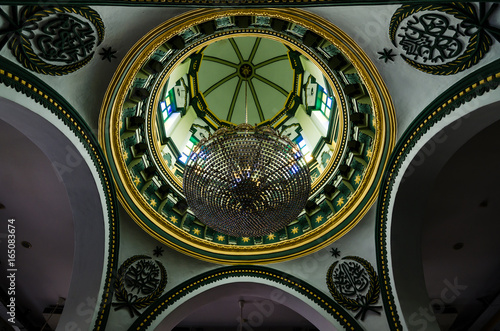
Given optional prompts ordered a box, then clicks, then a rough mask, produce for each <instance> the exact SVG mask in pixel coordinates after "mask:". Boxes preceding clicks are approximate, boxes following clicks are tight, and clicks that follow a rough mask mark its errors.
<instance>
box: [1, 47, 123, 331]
mask: <svg viewBox="0 0 500 331" xmlns="http://www.w3.org/2000/svg"><path fill="white" fill-rule="evenodd" d="M0 83H2V84H4V85H6V86H8V87H10V88H13V89H15V90H16V91H17V92H21V93H23V94H24V95H26V96H27V97H29V98H31V99H33V100H34V101H35V102H37V103H39V104H40V105H42V106H43V107H44V108H46V109H48V110H50V112H52V113H53V114H55V115H56V116H57V117H58V118H59V120H61V121H62V122H63V123H64V125H66V126H67V127H68V128H69V129H70V130H71V131H72V132H73V133H74V134H75V135H76V137H77V138H78V139H79V140H80V142H81V143H82V144H83V145H84V146H85V148H86V150H87V151H88V153H89V155H90V157H91V158H92V161H93V162H94V166H95V169H96V171H97V173H98V174H99V177H100V181H101V185H102V188H103V191H104V193H105V194H106V196H105V198H106V206H107V210H108V224H107V226H108V232H109V237H108V238H107V241H108V258H107V261H105V263H106V266H105V267H104V275H105V277H104V282H103V283H102V289H103V292H102V297H101V299H100V306H99V310H98V314H97V319H96V322H95V325H94V330H103V329H104V325H105V323H106V320H107V317H108V314H109V309H110V307H111V299H112V293H113V281H114V279H113V275H114V274H115V273H116V270H117V262H118V261H117V259H118V247H119V236H118V223H119V219H118V213H117V210H116V206H117V200H116V193H115V188H114V185H113V183H112V176H111V172H110V170H109V167H108V164H107V162H106V158H105V157H104V153H103V151H102V149H101V147H100V146H99V143H98V141H97V139H96V137H95V136H94V134H93V133H92V130H91V129H90V127H89V126H88V125H87V123H86V122H85V120H84V119H83V118H82V117H81V116H80V115H79V114H78V112H77V111H76V110H75V109H74V108H73V107H72V106H71V104H70V103H69V102H68V101H66V100H65V99H64V98H63V97H62V96H61V95H60V94H59V93H57V92H56V91H55V90H54V89H53V88H51V87H50V86H48V85H47V84H46V83H44V82H43V81H41V80H40V79H38V78H37V77H35V76H34V75H33V74H31V73H29V72H28V71H26V70H24V69H22V68H20V67H18V66H16V65H15V64H13V63H12V62H10V61H8V60H7V59H5V58H3V57H1V56H0Z"/></svg>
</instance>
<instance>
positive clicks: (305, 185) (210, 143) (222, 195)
mask: <svg viewBox="0 0 500 331" xmlns="http://www.w3.org/2000/svg"><path fill="white" fill-rule="evenodd" d="M183 190H184V194H185V196H186V201H187V203H188V205H189V207H190V208H191V210H192V211H193V213H194V214H195V215H196V217H197V218H198V219H199V220H200V221H201V222H203V223H204V224H206V225H207V226H209V227H210V228H212V229H214V230H215V231H218V232H220V233H224V234H227V235H230V236H235V237H257V236H264V235H267V234H270V233H272V232H275V231H277V230H280V229H282V228H284V227H285V226H286V225H287V224H289V223H290V222H291V221H293V220H294V219H295V218H296V217H297V216H298V215H299V214H300V212H301V211H302V210H303V209H304V206H305V204H306V202H307V199H308V197H309V192H310V190H311V177H310V175H309V168H308V166H307V164H306V161H305V160H304V157H303V155H302V153H301V152H300V148H299V147H298V146H297V145H296V144H294V143H293V142H292V141H291V140H290V139H289V138H288V137H284V136H282V135H281V134H278V133H277V132H276V131H275V130H274V129H272V128H271V127H268V126H262V127H253V126H251V125H249V124H240V125H237V126H234V127H232V128H220V129H219V130H217V131H216V132H214V133H213V134H212V135H210V136H209V137H208V138H205V139H202V140H201V141H200V143H199V144H198V145H196V147H195V148H194V149H193V152H192V153H191V156H190V157H189V160H188V162H187V164H186V168H185V171H184V178H183Z"/></svg>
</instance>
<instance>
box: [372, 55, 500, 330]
mask: <svg viewBox="0 0 500 331" xmlns="http://www.w3.org/2000/svg"><path fill="white" fill-rule="evenodd" d="M499 84H500V60H496V61H495V62H492V63H490V64H488V65H486V66H484V67H482V68H480V69H479V70H476V71H475V72H473V73H472V74H470V75H468V76H467V77H465V78H463V79H462V80H460V81H459V82H458V83H456V84H455V85H453V86H452V87H450V88H449V89H448V90H446V91H445V92H444V93H442V94H441V95H440V96H439V97H437V98H436V99H435V100H434V101H432V102H431V103H430V104H429V105H428V106H427V107H426V108H425V109H424V110H423V111H422V112H421V113H420V114H419V115H418V117H417V118H416V119H415V120H414V121H413V122H412V123H411V124H410V126H409V127H408V128H407V129H406V131H405V132H404V133H403V135H402V136H401V138H400V139H399V141H398V143H397V145H396V147H395V148H394V152H393V153H392V155H391V158H390V160H389V163H388V166H387V171H386V173H385V174H384V178H383V181H382V183H383V186H382V188H381V196H380V199H379V200H378V204H377V226H376V232H375V242H376V245H377V265H378V270H379V280H380V284H381V292H382V299H383V302H384V306H385V307H386V309H385V311H386V316H387V320H388V322H389V325H390V327H391V330H402V329H403V327H402V325H401V320H400V316H399V313H398V310H397V306H396V304H395V297H394V289H393V288H392V287H393V284H394V283H393V281H394V280H391V278H390V276H389V274H390V268H391V266H390V265H389V261H388V252H387V249H388V245H389V242H390V238H388V237H387V230H388V228H387V220H388V217H389V215H388V210H387V208H388V206H389V204H390V201H391V200H392V199H394V198H395V195H394V196H393V187H394V183H395V179H396V177H397V176H398V173H399V172H400V171H401V170H402V169H401V166H402V164H403V161H404V160H405V159H406V157H407V156H408V154H409V153H410V151H411V150H412V149H413V147H414V146H415V144H416V143H417V142H418V141H419V140H420V138H422V136H423V135H424V134H425V133H426V132H427V131H428V130H429V129H430V128H431V127H432V126H434V125H435V124H436V123H438V122H439V121H440V120H442V119H443V118H444V117H446V116H447V115H449V114H450V113H451V112H452V111H454V110H455V109H457V108H458V107H460V106H461V105H463V104H465V103H466V102H469V101H471V100H472V99H474V98H476V97H478V96H481V95H483V94H484V93H488V92H490V91H492V90H495V89H496V88H497V87H498V85H499Z"/></svg>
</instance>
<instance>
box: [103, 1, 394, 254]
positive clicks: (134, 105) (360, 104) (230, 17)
mask: <svg viewBox="0 0 500 331" xmlns="http://www.w3.org/2000/svg"><path fill="white" fill-rule="evenodd" d="M394 122H395V119H394V110H393V108H392V103H391V100H390V97H389V95H388V93H387V91H386V88H385V86H384V84H383V82H382V80H381V78H380V76H379V75H378V73H377V72H376V70H375V68H374V66H373V65H372V64H371V62H370V60H369V59H368V58H367V57H366V56H365V55H364V53H362V51H361V50H360V49H359V48H358V47H357V46H356V45H355V43H354V42H353V41H352V40H350V39H349V37H347V36H346V35H345V34H343V33H342V31H340V30H339V29H338V28H336V27H335V26H333V25H331V23H329V22H327V21H324V20H322V19H320V18H319V17H317V16H315V15H312V14H309V13H306V12H303V11H299V10H294V11H289V10H226V11H220V10H203V11H193V12H190V13H187V14H184V15H182V16H180V17H177V18H176V19H175V20H174V21H167V22H165V23H164V24H162V25H161V26H159V27H157V28H156V29H154V30H152V31H151V32H150V33H148V34H147V35H146V36H145V37H144V38H143V39H142V40H141V41H140V42H139V43H138V44H136V46H134V48H133V49H132V50H131V51H130V52H129V53H128V55H127V56H126V57H125V58H124V60H123V62H122V63H121V65H120V67H119V69H118V71H117V73H116V74H115V77H114V79H113V81H112V83H111V85H110V87H109V89H108V93H107V95H106V98H105V101H104V104H103V108H102V111H101V118H100V140H101V143H102V144H103V146H104V148H105V151H106V154H107V157H108V160H109V161H110V165H111V168H112V170H113V173H114V179H115V181H116V183H117V187H118V188H119V196H120V199H121V201H122V202H123V204H124V206H125V208H126V209H127V211H128V212H129V213H130V214H131V215H132V217H133V218H134V219H135V220H136V222H137V223H138V224H139V225H140V226H141V227H142V228H143V229H144V230H146V231H147V232H148V233H150V234H151V235H152V236H153V237H155V238H156V239H158V240H160V241H162V242H164V243H166V244H168V245H170V246H172V247H174V248H176V249H178V250H180V251H183V252H185V253H187V254H190V255H192V256H195V257H198V258H201V259H205V260H211V261H216V262H222V263H262V262H274V261H280V260H285V259H290V258H294V257H297V256H301V255H303V254H306V253H308V252H311V251H314V250H317V249H319V248H321V247H324V246H325V245H328V244H329V243H330V242H332V241H333V240H335V239H337V238H339V237H340V236H342V235H343V234H345V233H346V232H347V231H348V230H349V229H351V228H352V227H353V226H354V225H355V224H356V223H357V222H358V221H359V220H360V219H361V217H362V216H363V215H364V214H365V213H366V211H367V210H368V209H369V207H370V206H371V204H372V203H373V201H374V199H375V193H376V190H377V189H378V185H379V182H380V179H381V178H380V177H381V174H382V170H383V166H384V165H385V162H386V158H387V155H388V152H389V151H390V150H391V149H392V147H393V144H394V128H395V123H394ZM241 123H249V124H252V125H256V126H257V127H261V126H271V127H272V128H274V129H275V130H276V131H277V132H278V134H279V135H282V136H284V137H287V138H289V139H291V140H292V141H293V142H294V143H296V144H297V145H298V146H299V147H298V148H300V150H301V152H302V154H303V155H304V158H305V161H306V162H307V165H308V167H309V173H310V176H311V182H312V189H311V193H310V196H309V199H308V202H307V204H306V206H305V208H304V210H303V211H302V212H301V213H300V214H299V216H298V217H297V219H296V220H294V221H292V222H291V223H290V224H288V225H287V226H285V227H284V228H282V229H280V230H278V231H276V232H273V233H269V234H267V235H264V236H258V237H233V236H230V235H226V234H224V233H219V232H217V231H215V230H214V229H212V228H210V227H208V226H206V225H205V224H203V223H202V222H200V221H199V220H198V219H197V218H196V216H195V215H194V214H193V212H192V210H191V209H190V208H189V205H188V204H187V202H186V200H185V195H184V192H183V188H182V180H183V174H184V169H185V167H186V163H187V161H188V159H189V156H190V154H191V152H192V151H193V149H194V148H195V146H196V145H197V144H198V143H200V141H203V139H205V138H207V137H208V136H210V135H211V134H213V133H214V132H215V131H216V130H217V129H220V128H232V127H234V126H235V125H238V124H241Z"/></svg>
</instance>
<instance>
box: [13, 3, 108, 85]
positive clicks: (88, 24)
mask: <svg viewBox="0 0 500 331" xmlns="http://www.w3.org/2000/svg"><path fill="white" fill-rule="evenodd" d="M15 23H16V24H17V25H18V26H17V29H16V31H15V32H14V33H13V35H12V37H11V39H10V41H9V48H10V49H11V51H12V53H13V54H14V56H16V58H17V59H18V61H19V62H20V63H21V64H22V65H23V66H24V67H26V68H28V69H30V70H33V71H36V72H38V73H42V74H48V75H58V76H59V75H65V74H68V73H70V72H73V71H75V70H78V69H80V68H81V67H83V66H84V65H86V64H87V63H88V62H89V61H90V59H91V58H92V56H93V54H94V50H95V48H96V46H97V45H99V44H100V43H101V41H102V40H103V38H104V24H103V23H102V20H101V18H100V16H99V14H98V13H97V12H96V11H94V10H92V9H90V8H88V7H74V8H73V7H60V8H56V7H48V8H47V7H44V8H42V7H39V6H33V7H23V8H22V9H21V11H20V13H19V22H15Z"/></svg>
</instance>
